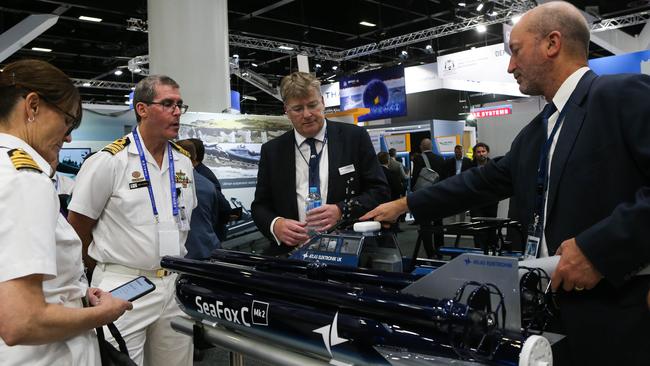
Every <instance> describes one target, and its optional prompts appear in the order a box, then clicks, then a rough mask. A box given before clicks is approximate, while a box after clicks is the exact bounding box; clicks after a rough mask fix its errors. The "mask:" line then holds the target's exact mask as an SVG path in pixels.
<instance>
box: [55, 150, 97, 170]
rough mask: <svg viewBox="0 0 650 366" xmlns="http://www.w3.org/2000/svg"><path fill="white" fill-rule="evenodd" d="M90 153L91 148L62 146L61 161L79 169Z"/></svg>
mask: <svg viewBox="0 0 650 366" xmlns="http://www.w3.org/2000/svg"><path fill="white" fill-rule="evenodd" d="M88 154H90V148H87V147H79V148H65V147H64V148H62V149H61V150H60V151H59V163H60V164H63V165H67V166H68V167H71V168H76V169H79V168H81V164H82V163H83V162H84V159H85V158H86V155H88Z"/></svg>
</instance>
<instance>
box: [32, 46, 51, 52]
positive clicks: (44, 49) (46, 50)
mask: <svg viewBox="0 0 650 366" xmlns="http://www.w3.org/2000/svg"><path fill="white" fill-rule="evenodd" d="M32 51H38V52H52V50H51V49H50V48H41V47H32Z"/></svg>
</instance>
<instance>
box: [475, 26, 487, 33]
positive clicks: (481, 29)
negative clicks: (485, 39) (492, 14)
mask: <svg viewBox="0 0 650 366" xmlns="http://www.w3.org/2000/svg"><path fill="white" fill-rule="evenodd" d="M476 31H477V32H479V33H485V32H486V31H487V27H486V26H485V25H483V24H479V25H477V26H476Z"/></svg>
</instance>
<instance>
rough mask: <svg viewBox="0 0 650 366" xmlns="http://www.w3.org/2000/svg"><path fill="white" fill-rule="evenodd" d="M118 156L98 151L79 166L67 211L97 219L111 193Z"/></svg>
mask: <svg viewBox="0 0 650 366" xmlns="http://www.w3.org/2000/svg"><path fill="white" fill-rule="evenodd" d="M117 160H118V158H117V157H115V156H113V155H110V154H109V153H106V152H102V151H100V152H98V153H96V154H95V155H93V156H91V157H90V158H89V159H88V160H87V161H86V162H84V164H83V165H82V166H81V170H80V171H79V174H77V179H76V181H75V187H74V193H73V195H72V201H71V202H70V205H68V210H69V211H74V212H76V213H79V214H82V215H84V216H87V217H90V218H91V219H93V220H97V219H98V218H99V216H100V215H101V213H102V211H104V207H105V206H106V203H107V202H108V199H109V198H110V197H111V194H112V193H113V181H114V179H115V174H116V173H115V164H116V163H117Z"/></svg>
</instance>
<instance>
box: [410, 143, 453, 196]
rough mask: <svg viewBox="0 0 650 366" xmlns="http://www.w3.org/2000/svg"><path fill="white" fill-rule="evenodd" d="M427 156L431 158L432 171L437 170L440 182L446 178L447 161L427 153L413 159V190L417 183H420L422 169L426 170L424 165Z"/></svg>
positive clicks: (429, 152)
mask: <svg viewBox="0 0 650 366" xmlns="http://www.w3.org/2000/svg"><path fill="white" fill-rule="evenodd" d="M425 155H426V156H427V157H428V158H429V165H430V166H431V169H433V170H435V171H436V173H438V175H439V176H440V180H443V179H444V177H445V173H444V170H445V159H444V158H443V157H442V156H440V155H436V154H434V153H433V152H431V151H427V152H425V153H422V154H421V155H418V156H416V157H415V159H413V176H412V177H411V188H413V187H415V182H417V181H418V177H419V176H420V170H422V168H426V165H424V156H425Z"/></svg>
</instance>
